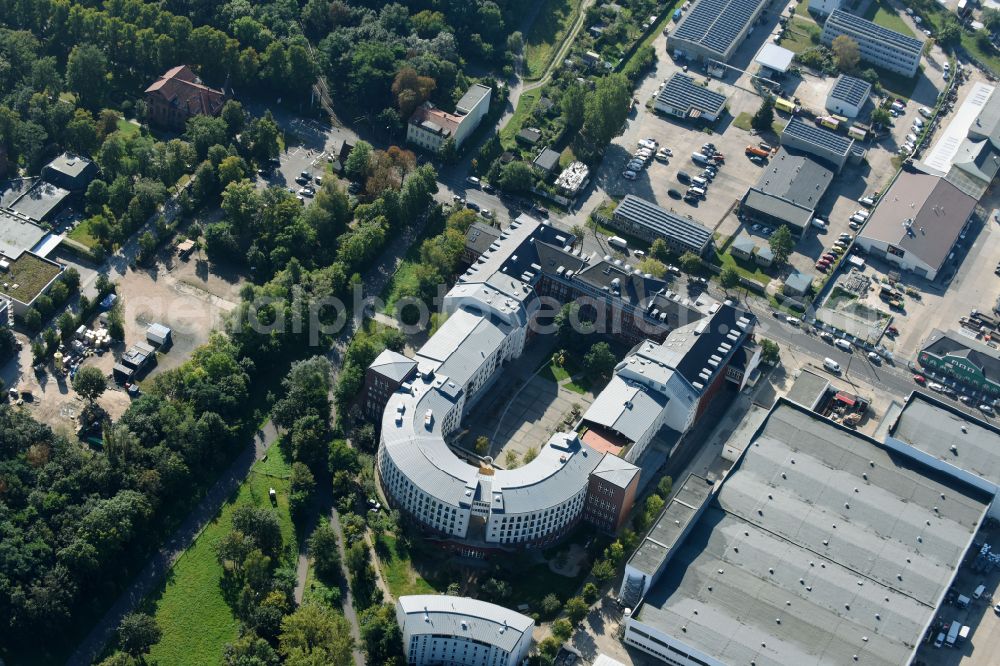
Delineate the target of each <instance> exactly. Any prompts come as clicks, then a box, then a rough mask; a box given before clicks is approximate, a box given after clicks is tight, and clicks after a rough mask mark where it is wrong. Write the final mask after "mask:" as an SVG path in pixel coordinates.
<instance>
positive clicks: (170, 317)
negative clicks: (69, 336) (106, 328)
mask: <svg viewBox="0 0 1000 666" xmlns="http://www.w3.org/2000/svg"><path fill="white" fill-rule="evenodd" d="M241 285H242V280H241V279H240V278H239V277H238V276H237V275H236V274H235V273H228V272H227V271H226V269H224V268H223V269H219V268H216V267H215V266H210V265H209V264H208V262H207V261H206V260H205V258H204V255H202V254H198V253H195V254H193V255H192V256H191V257H190V259H188V260H187V261H182V260H179V259H177V258H176V257H174V256H173V254H172V253H171V252H169V251H166V250H165V251H164V252H162V253H161V255H160V257H159V259H158V261H157V263H156V264H155V266H152V267H146V268H143V267H136V268H135V269H131V268H130V269H129V270H128V271H127V272H126V273H125V275H124V276H122V277H121V279H120V280H119V282H118V295H119V297H120V298H121V300H122V305H123V316H124V324H125V342H124V343H123V344H116V345H113V346H112V347H111V348H110V349H109V350H108V351H106V352H102V353H99V354H94V355H91V356H89V357H87V358H86V359H84V361H83V363H82V364H81V365H82V366H88V365H93V366H95V367H98V368H100V369H101V370H102V371H103V372H104V373H105V375H106V376H108V377H109V389H108V391H106V392H105V394H104V395H103V396H101V398H100V400H99V401H98V403H99V404H100V405H101V407H103V408H104V409H105V410H106V411H107V412H108V414H109V415H110V417H111V418H112V419H117V418H118V417H119V416H121V414H122V413H124V411H125V410H126V409H127V408H128V404H129V398H128V395H127V394H126V392H125V391H124V390H122V389H121V388H120V387H118V386H116V385H115V384H114V382H112V381H110V377H111V374H112V368H113V366H114V364H115V363H116V362H117V359H118V358H119V357H120V356H121V354H122V353H123V352H124V351H125V350H126V348H127V347H128V346H129V345H131V344H133V343H135V342H145V340H146V329H147V327H148V326H149V324H151V323H153V322H158V323H161V324H164V325H165V326H168V327H170V329H171V331H172V337H173V345H172V346H171V347H170V348H169V349H167V350H166V351H165V352H163V353H158V354H157V363H156V365H155V366H154V367H153V368H152V370H151V371H149V373H147V375H146V377H145V379H148V378H149V377H153V376H155V375H156V374H158V373H160V372H163V371H164V370H167V369H170V368H175V367H177V366H179V365H180V364H181V363H183V362H184V361H185V360H186V359H187V358H188V357H189V356H190V354H191V352H192V351H193V350H194V349H195V348H196V347H198V346H200V345H202V344H204V343H205V342H206V341H207V340H208V338H209V335H210V334H211V332H212V331H213V330H216V329H218V328H220V327H221V326H222V325H223V322H224V318H225V315H226V313H228V312H229V311H231V310H232V309H233V308H234V307H235V306H236V304H237V303H238V302H239V289H240V286H241ZM100 325H101V324H100V322H99V318H96V319H95V320H94V321H93V322H91V323H90V326H91V327H99V326H100ZM18 339H19V340H20V341H21V343H22V350H21V353H20V355H19V358H18V359H16V360H12V361H10V362H9V363H8V364H7V365H6V366H5V367H3V368H0V378H2V379H3V381H4V383H5V384H6V385H7V386H9V387H20V388H24V389H30V391H31V393H32V396H33V397H32V400H30V401H26V402H25V403H24V405H25V408H26V409H29V410H31V412H32V414H33V416H34V417H35V418H36V419H38V420H40V421H42V422H44V423H47V424H49V425H50V426H51V427H52V428H53V429H56V430H58V431H60V432H63V433H66V434H72V433H73V432H74V431H75V428H76V423H77V417H78V415H79V413H80V411H81V410H82V408H83V401H82V400H81V399H80V398H79V396H77V394H76V392H75V391H73V388H72V385H71V383H70V381H69V379H68V378H67V377H65V376H63V375H62V374H61V373H57V372H55V369H54V368H53V366H52V364H51V363H50V364H49V365H48V367H47V369H46V371H45V372H44V373H35V372H34V371H33V370H32V355H31V344H30V340H29V339H28V338H27V337H25V336H24V335H21V334H18Z"/></svg>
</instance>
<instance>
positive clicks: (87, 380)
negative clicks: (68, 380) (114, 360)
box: [73, 365, 108, 404]
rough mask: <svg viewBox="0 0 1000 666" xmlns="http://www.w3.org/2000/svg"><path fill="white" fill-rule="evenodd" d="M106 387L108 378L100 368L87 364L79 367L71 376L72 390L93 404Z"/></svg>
mask: <svg viewBox="0 0 1000 666" xmlns="http://www.w3.org/2000/svg"><path fill="white" fill-rule="evenodd" d="M107 388H108V380H107V379H106V378H105V377H104V373H103V372H101V370H100V368H97V367H95V366H92V365H87V366H84V367H82V368H80V369H79V370H78V371H77V373H76V377H74V378H73V390H74V391H76V392H77V393H78V394H79V395H80V397H81V398H83V399H84V400H86V401H87V402H89V403H91V404H93V403H94V401H95V400H97V399H98V398H99V397H101V394H102V393H104V391H105V390H107Z"/></svg>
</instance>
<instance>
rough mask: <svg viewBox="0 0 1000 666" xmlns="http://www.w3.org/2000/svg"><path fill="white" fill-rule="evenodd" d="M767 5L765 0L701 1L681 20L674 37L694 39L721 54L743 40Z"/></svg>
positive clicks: (687, 39) (702, 45)
mask: <svg viewBox="0 0 1000 666" xmlns="http://www.w3.org/2000/svg"><path fill="white" fill-rule="evenodd" d="M763 4H764V0H698V1H697V2H695V3H694V6H693V7H691V9H689V10H688V12H687V14H685V15H684V18H682V19H681V22H680V23H679V24H678V25H677V28H676V29H675V30H674V32H673V34H672V35H671V38H673V39H683V40H686V41H689V42H693V43H695V44H698V45H700V46H701V47H702V48H704V49H707V50H710V51H715V52H716V53H718V54H719V55H720V57H721V56H722V55H723V54H725V53H726V52H727V51H728V50H729V48H730V46H732V45H733V43H734V42H736V41H737V40H738V39H739V37H740V34H741V33H742V32H743V31H744V30H745V29H746V28H747V26H748V24H749V23H750V21H752V20H753V18H754V17H755V16H756V15H757V14H758V13H759V12H760V8H761V5H763Z"/></svg>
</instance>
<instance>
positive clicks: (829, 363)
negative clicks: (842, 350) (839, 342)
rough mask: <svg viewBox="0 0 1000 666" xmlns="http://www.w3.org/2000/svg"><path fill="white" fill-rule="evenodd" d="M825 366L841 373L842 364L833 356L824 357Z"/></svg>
mask: <svg viewBox="0 0 1000 666" xmlns="http://www.w3.org/2000/svg"><path fill="white" fill-rule="evenodd" d="M823 367H824V368H826V369H827V370H829V371H830V372H836V373H838V374H839V373H840V364H839V363H837V362H836V361H834V360H833V359H832V358H824V359H823Z"/></svg>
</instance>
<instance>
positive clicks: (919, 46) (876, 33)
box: [821, 9, 924, 76]
mask: <svg viewBox="0 0 1000 666" xmlns="http://www.w3.org/2000/svg"><path fill="white" fill-rule="evenodd" d="M840 35H847V36H848V37H850V38H851V39H853V40H854V41H855V42H857V43H858V51H859V52H860V54H861V59H862V60H863V61H865V62H867V63H870V64H872V65H875V66H876V67H881V68H882V69H887V70H889V71H890V72H895V73H897V74H902V75H903V76H915V75H916V73H917V70H918V69H919V67H920V56H921V54H922V53H923V51H924V43H923V42H922V41H921V40H919V39H917V38H915V37H909V36H907V35H904V34H902V33H898V32H896V31H895V30H889V29H888V28H884V27H882V26H880V25H878V24H875V23H872V22H871V21H868V20H866V19H863V18H861V17H860V16H856V15H855V14H851V13H849V12H846V11H844V10H842V9H837V10H834V11H833V13H831V14H830V16H829V18H827V20H826V23H825V24H824V25H823V33H822V36H821V39H822V42H823V44H824V45H825V46H830V45H831V44H832V43H833V40H834V39H835V38H837V37H839V36H840Z"/></svg>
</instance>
